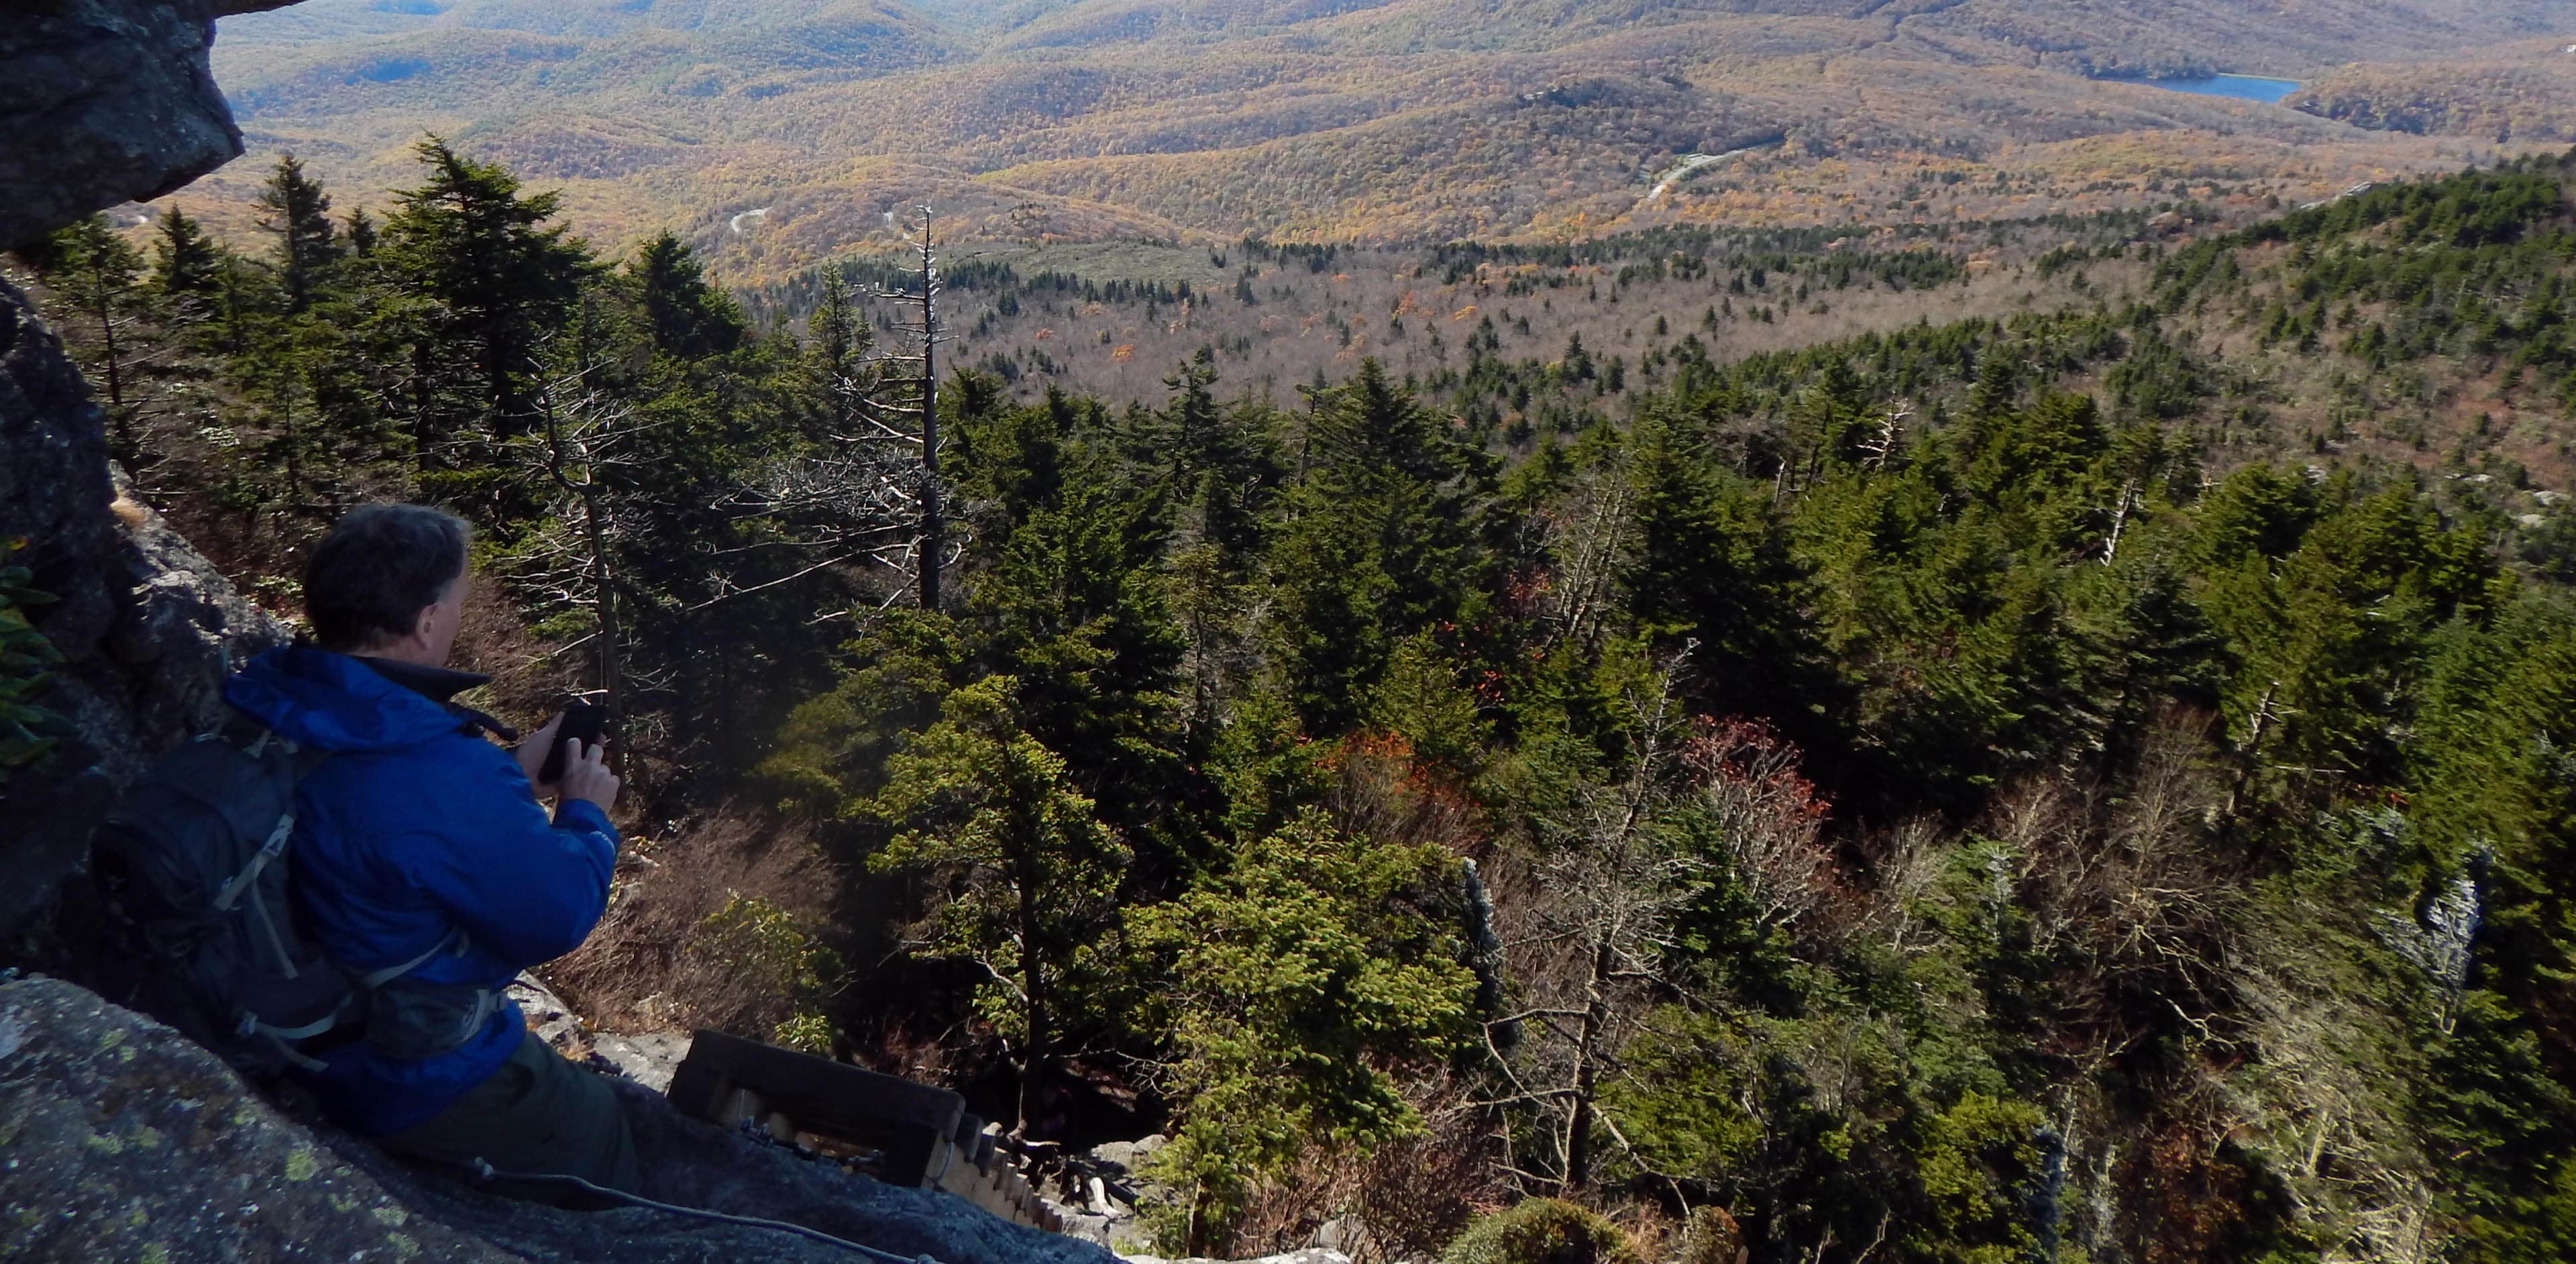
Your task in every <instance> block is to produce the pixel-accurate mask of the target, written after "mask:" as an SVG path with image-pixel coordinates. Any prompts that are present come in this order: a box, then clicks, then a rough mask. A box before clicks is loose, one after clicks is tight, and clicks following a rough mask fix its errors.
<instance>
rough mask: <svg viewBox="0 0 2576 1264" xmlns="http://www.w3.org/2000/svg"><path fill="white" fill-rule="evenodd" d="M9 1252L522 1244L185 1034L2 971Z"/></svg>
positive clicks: (415, 1250) (230, 1254)
mask: <svg viewBox="0 0 2576 1264" xmlns="http://www.w3.org/2000/svg"><path fill="white" fill-rule="evenodd" d="M0 1154H5V1155H7V1156H8V1157H7V1159H6V1161H5V1162H4V1163H0V1259H8V1260H20V1261H26V1262H27V1264H40V1262H49V1261H64V1262H65V1264H70V1262H72V1261H81V1262H84V1264H85V1262H87V1261H92V1260H158V1261H168V1262H170V1264H182V1262H185V1261H196V1260H269V1259H289V1258H304V1259H329V1260H383V1261H405V1260H414V1259H425V1260H442V1261H443V1260H454V1261H459V1262H460V1264H485V1262H489V1264H500V1262H502V1261H508V1260H511V1259H513V1258H515V1257H513V1256H511V1255H510V1254H508V1253H507V1252H504V1251H501V1250H498V1249H496V1248H494V1247H491V1246H489V1245H486V1244H484V1243H481V1242H478V1241H475V1240H474V1239H472V1238H469V1237H467V1236H465V1235H463V1234H460V1233H457V1232H456V1231H454V1230H451V1229H448V1228H446V1227H445V1226H443V1225H438V1224H435V1223H430V1222H427V1221H424V1220H422V1219H420V1218H419V1217H417V1216H415V1215H413V1214H412V1213H411V1212H410V1211H408V1210H406V1209H405V1208H404V1207H403V1205H402V1204H401V1202H400V1201H398V1200H397V1199H395V1198H394V1197H393V1196H392V1195H391V1194H390V1193H388V1192H387V1191H386V1189H385V1188H384V1187H383V1186H382V1185H380V1184H378V1183H377V1182H376V1181H375V1180H374V1179H372V1178H370V1177H368V1176H367V1175H366V1174H365V1173H363V1172H360V1171H357V1170H356V1169H353V1168H352V1167H350V1166H349V1165H348V1164H347V1163H345V1162H342V1161H341V1160H340V1159H339V1158H338V1157H337V1156H336V1155H334V1154H333V1153H332V1151H331V1150H330V1149H329V1148H328V1147H326V1146H324V1145H321V1144H319V1143H318V1142H316V1140H315V1139H314V1137H313V1136H312V1135H311V1134H310V1133H308V1132H307V1131H306V1130H305V1129H303V1128H300V1127H298V1126H296V1125H295V1124H294V1123H292V1122H290V1121H288V1120H286V1119H284V1118H282V1117H280V1116H279V1115H278V1113H277V1112H276V1111H275V1110H273V1109H271V1108H270V1107H269V1106H268V1105H267V1103H265V1102H263V1101H261V1100H260V1098H259V1097H258V1096H256V1095H255V1094H253V1093H251V1092H250V1091H249V1090H248V1089H246V1088H245V1087H243V1085H242V1082H241V1081H240V1080H239V1079H237V1078H235V1077H234V1076H233V1073H232V1072H231V1071H230V1070H228V1069H227V1068H226V1067H225V1066H224V1064H223V1063H222V1062H220V1061H218V1060H216V1059H215V1058H214V1057H213V1056H212V1055H209V1054H207V1053H206V1052H205V1051H204V1050H202V1049H199V1048H197V1047H196V1046H195V1045H192V1044H189V1043H187V1042H186V1041H185V1040H182V1039H181V1038H180V1037H179V1035H178V1034H177V1033H176V1032H173V1031H171V1030H170V1029H169V1028H167V1027H163V1026H161V1025H160V1024H158V1023H154V1022H152V1021H151V1020H149V1019H145V1018H142V1017H140V1016H138V1015H135V1014H132V1013H129V1012H127V1011H125V1010H122V1009H118V1008H116V1007H115V1006H112V1005H109V1004H107V1003H106V1002H104V1001H102V1000H100V999H99V998H98V997H97V996H95V995H93V994H91V993H89V992H87V991H84V990H82V989H80V988H78V987H75V986H73V985H71V984H69V983H64V982H61V981H58V980H52V979H32V980H26V981H22V982H17V983H10V984H6V985H0Z"/></svg>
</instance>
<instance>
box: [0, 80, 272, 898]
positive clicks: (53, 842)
mask: <svg viewBox="0 0 2576 1264" xmlns="http://www.w3.org/2000/svg"><path fill="white" fill-rule="evenodd" d="M9 81H10V71H9V68H8V66H7V63H6V62H5V61H0V82H9ZM7 139H8V138H5V137H0V141H6V140H7ZM7 152H9V150H8V148H7V147H6V144H0V153H7ZM12 541H24V542H25V543H24V545H23V546H22V547H20V548H18V549H16V550H15V551H14V553H13V555H12V557H11V561H13V562H15V563H17V564H21V565H25V566H28V567H30V568H32V569H33V570H34V572H35V587H36V588H38V589H39V590H41V591H44V592H47V593H51V594H53V595H54V596H55V597H56V598H57V599H58V600H56V601H55V602H54V603H53V604H51V605H48V606H41V607H38V608H36V609H35V610H34V611H32V612H31V613H32V615H33V616H34V620H35V622H36V626H37V628H38V630H40V631H42V632H43V633H44V634H45V636H46V638H47V639H48V640H50V641H52V642H53V644H54V647H55V648H56V649H58V650H61V651H62V653H63V656H64V659H65V662H64V664H63V666H62V667H61V668H60V669H58V670H57V671H56V672H55V673H54V680H55V683H54V687H53V689H52V691H51V692H50V693H49V694H48V695H47V696H45V697H44V698H42V699H40V701H41V703H42V704H43V705H44V706H45V707H46V708H47V709H48V710H51V711H54V712H56V713H58V714H60V715H62V716H64V717H66V718H67V719H68V720H69V721H70V722H71V732H70V733H69V734H68V735H67V736H66V740H65V741H64V742H63V744H62V746H61V748H60V750H59V751H58V753H57V754H56V756H55V758H54V759H53V760H52V761H51V762H50V763H49V764H47V765H45V766H42V767H39V768H37V769H35V770H34V771H32V772H28V773H21V774H20V775H19V776H17V777H16V778H15V779H13V780H11V781H10V782H8V783H7V785H6V787H5V790H0V864H5V865H6V867H7V870H8V872H9V875H10V880H9V881H8V882H6V883H0V943H6V942H7V941H9V940H11V939H15V938H19V937H20V936H22V935H25V934H27V933H28V932H31V931H33V930H36V929H38V928H39V927H40V926H41V924H42V922H43V921H44V919H45V917H46V915H47V914H48V913H49V912H50V911H51V910H52V909H53V908H55V907H56V906H57V904H58V903H59V900H60V895H61V888H62V885H63V882H64V881H65V880H66V879H67V878H71V877H74V876H76V875H78V874H79V873H80V872H81V870H82V866H83V861H84V859H85V856H86V853H87V850H88V843H89V831H90V826H91V825H92V824H94V823H95V822H96V821H97V820H98V817H99V814H100V812H102V811H103V810H104V809H105V807H106V805H107V803H108V802H109V801H110V800H111V799H112V798H113V797H114V796H115V793H116V791H117V789H118V788H119V787H121V786H122V785H123V784H124V783H125V782H126V781H127V780H129V779H130V778H132V777H133V775H134V774H135V773H136V772H137V771H139V770H140V769H141V768H142V767H143V766H144V765H145V764H146V763H148V762H149V761H150V759H151V758H152V757H153V756H154V755H157V754H159V753H160V752H162V751H164V750H167V749H169V748H170V747H172V746H174V745H177V744H178V743H179V742H181V741H183V740H185V739H186V738H187V737H189V736H190V735H191V734H194V733H197V732H202V731H204V730H205V729H207V728H209V727H212V725H213V723H214V722H215V720H216V719H217V716H218V712H219V708H220V706H221V702H220V700H219V699H218V697H217V695H216V691H217V690H218V688H219V687H220V686H221V684H222V681H223V677H224V675H225V674H226V673H227V672H229V671H230V670H231V669H232V668H233V667H234V666H235V665H237V664H239V663H240V662H241V661H242V660H243V659H245V658H247V657H249V656H250V655H251V654H254V653H257V652H258V651H259V650H260V649H262V648H265V647H266V646H268V645H272V644H274V643H276V642H277V641H278V640H280V639H282V637H283V636H284V631H283V629H281V628H279V627H278V626H277V624H276V622H275V621H274V620H271V619H269V618H267V617H265V616H264V615H262V614H260V613H259V612H258V611H257V610H255V609H254V608H252V607H251V606H250V605H249V604H248V603H247V602H244V601H243V600H242V599H241V597H240V596H239V595H238V594H236V593H235V592H234V591H233V589H232V586H231V585H230V584H227V583H225V582H224V580H223V577H222V576H220V575H217V574H216V573H215V571H214V568H213V567H212V566H210V565H208V564H207V562H206V560H205V559H204V558H202V557H199V556H198V555H197V553H196V551H195V550H193V549H190V548H189V547H188V545H187V542H186V541H184V540H181V539H180V538H179V537H178V536H177V535H175V534H173V533H172V532H171V531H169V530H168V529H167V528H165V527H163V526H162V525H161V524H160V521H159V520H158V518H157V517H155V516H154V515H153V514H152V512H151V511H150V510H148V509H145V508H143V507H142V506H140V505H137V504H135V503H134V502H132V501H126V500H120V499H119V498H118V497H117V494H116V488H115V485H114V483H113V482H112V481H111V477H110V473H109V469H108V461H107V441H106V438H105V435H104V432H103V431H102V429H101V425H100V418H99V413H98V409H97V407H96V406H95V405H94V404H92V403H91V402H90V399H89V392H88V390H87V388H86V387H84V386H83V385H82V382H81V378H80V373H79V370H77V369H75V368H74V367H73V366H72V363H71V361H70V360H68V359H66V358H65V357H64V355H63V349H62V345H61V343H60V342H59V341H58V340H56V339H55V337H54V335H53V333H52V332H51V331H50V330H48V329H46V328H45V326H44V324H43V322H41V321H39V320H38V319H37V318H36V315H35V313H34V312H33V311H32V310H30V309H29V307H28V305H27V299H26V296H25V295H23V294H21V293H19V292H18V291H17V290H15V289H13V288H11V287H10V286H9V285H7V284H6V283H0V544H5V543H8V542H12Z"/></svg>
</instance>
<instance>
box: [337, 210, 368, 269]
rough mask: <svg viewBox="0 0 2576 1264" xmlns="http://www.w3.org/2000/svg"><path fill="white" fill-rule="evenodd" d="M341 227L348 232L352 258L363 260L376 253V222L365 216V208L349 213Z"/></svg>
mask: <svg viewBox="0 0 2576 1264" xmlns="http://www.w3.org/2000/svg"><path fill="white" fill-rule="evenodd" d="M343 226H344V227H345V228H346V229H347V230H348V240H349V254H350V256H351V257H352V258H357V259H364V258H367V257H368V256H370V255H373V254H374V253H376V220H375V217H374V216H372V215H369V214H367V208H365V207H363V206H361V207H358V208H356V209H354V210H352V211H350V212H349V218H348V219H347V220H345V221H343Z"/></svg>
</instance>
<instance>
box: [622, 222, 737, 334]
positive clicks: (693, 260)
mask: <svg viewBox="0 0 2576 1264" xmlns="http://www.w3.org/2000/svg"><path fill="white" fill-rule="evenodd" d="M626 277H627V280H628V281H629V283H631V284H632V285H634V287H635V293H636V297H637V299H638V300H639V301H640V302H642V303H643V305H644V321H645V325H646V327H647V328H649V329H651V330H652V334H653V345H654V346H655V347H657V348H659V349H660V350H661V351H662V353H663V354H664V355H672V356H678V357H679V358H681V359H683V360H701V359H705V358H706V357H708V356H711V355H720V354H722V353H724V352H727V351H731V350H733V349H734V348H735V347H736V346H738V345H740V344H741V342H742V335H743V328H744V324H743V318H742V310H741V309H740V308H739V307H736V306H735V305H734V301H733V300H732V299H731V298H729V297H726V295H725V294H724V293H723V292H722V291H720V290H717V289H715V288H714V287H712V286H710V285H708V284H707V281H706V270H705V268H704V266H703V265H701V264H700V263H699V262H698V257H697V255H696V253H695V252H693V251H691V250H690V249H689V248H688V246H687V245H685V244H683V243H682V242H681V241H680V239H679V238H677V237H675V236H672V235H671V234H670V233H668V232H663V233H660V234H658V235H656V236H655V237H654V238H653V239H652V240H650V241H647V242H645V243H644V248H643V249H642V250H639V251H637V252H636V254H635V260H634V262H632V263H629V264H628V265H627V267H626Z"/></svg>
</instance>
